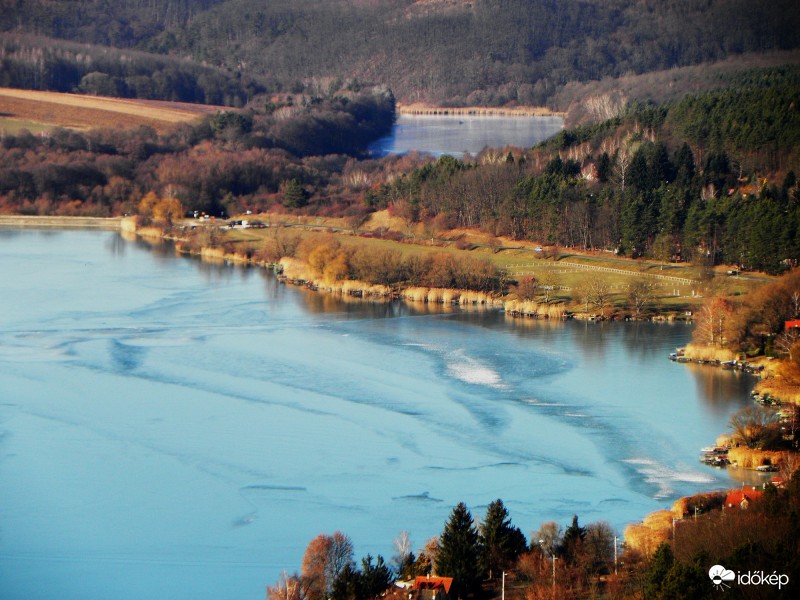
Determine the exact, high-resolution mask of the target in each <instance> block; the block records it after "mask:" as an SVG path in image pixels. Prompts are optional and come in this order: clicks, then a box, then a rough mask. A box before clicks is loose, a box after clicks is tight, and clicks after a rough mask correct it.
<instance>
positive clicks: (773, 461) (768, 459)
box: [728, 446, 789, 469]
mask: <svg viewBox="0 0 800 600" xmlns="http://www.w3.org/2000/svg"><path fill="white" fill-rule="evenodd" d="M788 454H789V453H788V452H786V451H774V450H755V449H753V448H747V447H745V446H737V447H735V448H731V449H729V450H728V460H729V461H731V464H732V465H736V466H738V467H741V468H743V469H755V468H756V467H760V466H762V465H782V464H785V463H786V462H787V458H788Z"/></svg>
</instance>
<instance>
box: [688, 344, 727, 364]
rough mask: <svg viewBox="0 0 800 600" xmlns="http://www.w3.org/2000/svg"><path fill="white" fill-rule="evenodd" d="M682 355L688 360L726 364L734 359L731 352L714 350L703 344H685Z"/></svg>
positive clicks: (722, 349)
mask: <svg viewBox="0 0 800 600" xmlns="http://www.w3.org/2000/svg"><path fill="white" fill-rule="evenodd" d="M683 355H684V356H685V357H686V358H688V359H690V360H703V361H715V360H716V361H719V362H727V361H729V360H733V359H735V358H736V354H735V353H734V352H733V350H729V349H727V348H715V347H713V346H706V345H704V344H687V345H686V348H685V349H684V351H683Z"/></svg>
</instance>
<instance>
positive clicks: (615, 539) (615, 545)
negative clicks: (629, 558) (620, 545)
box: [614, 536, 617, 575]
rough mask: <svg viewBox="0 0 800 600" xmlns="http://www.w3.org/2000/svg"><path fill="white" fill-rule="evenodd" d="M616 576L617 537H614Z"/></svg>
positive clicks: (615, 570) (615, 569) (615, 572)
mask: <svg viewBox="0 0 800 600" xmlns="http://www.w3.org/2000/svg"><path fill="white" fill-rule="evenodd" d="M616 574H617V536H614V575H616Z"/></svg>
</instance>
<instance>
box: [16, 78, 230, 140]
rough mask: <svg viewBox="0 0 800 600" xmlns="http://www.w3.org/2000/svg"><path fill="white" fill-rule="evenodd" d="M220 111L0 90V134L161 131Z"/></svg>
mask: <svg viewBox="0 0 800 600" xmlns="http://www.w3.org/2000/svg"><path fill="white" fill-rule="evenodd" d="M223 110H229V109H227V108H225V107H221V106H208V105H203V104H188V103H183V102H161V101H156V100H135V99H127V98H105V97H99V96H81V95H77V94H62V93H58V92H39V91H33V90H17V89H10V88H0V130H4V131H5V132H6V133H16V132H18V131H19V130H20V129H21V128H23V127H24V128H27V129H30V130H31V131H32V132H33V131H36V132H38V131H43V130H46V129H47V128H51V127H67V128H70V129H91V128H95V127H110V128H116V127H125V128H127V127H139V126H141V125H148V126H150V127H153V128H155V129H156V130H157V131H163V130H164V129H167V128H169V127H170V126H172V125H175V124H177V123H184V122H188V121H193V120H195V119H197V118H198V117H200V116H202V115H207V114H214V113H216V112H218V111H223Z"/></svg>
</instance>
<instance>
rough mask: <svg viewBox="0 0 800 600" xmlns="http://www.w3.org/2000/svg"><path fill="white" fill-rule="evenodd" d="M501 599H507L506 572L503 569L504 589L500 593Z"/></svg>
mask: <svg viewBox="0 0 800 600" xmlns="http://www.w3.org/2000/svg"><path fill="white" fill-rule="evenodd" d="M500 598H501V600H506V572H505V571H503V591H502V592H501V595H500Z"/></svg>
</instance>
